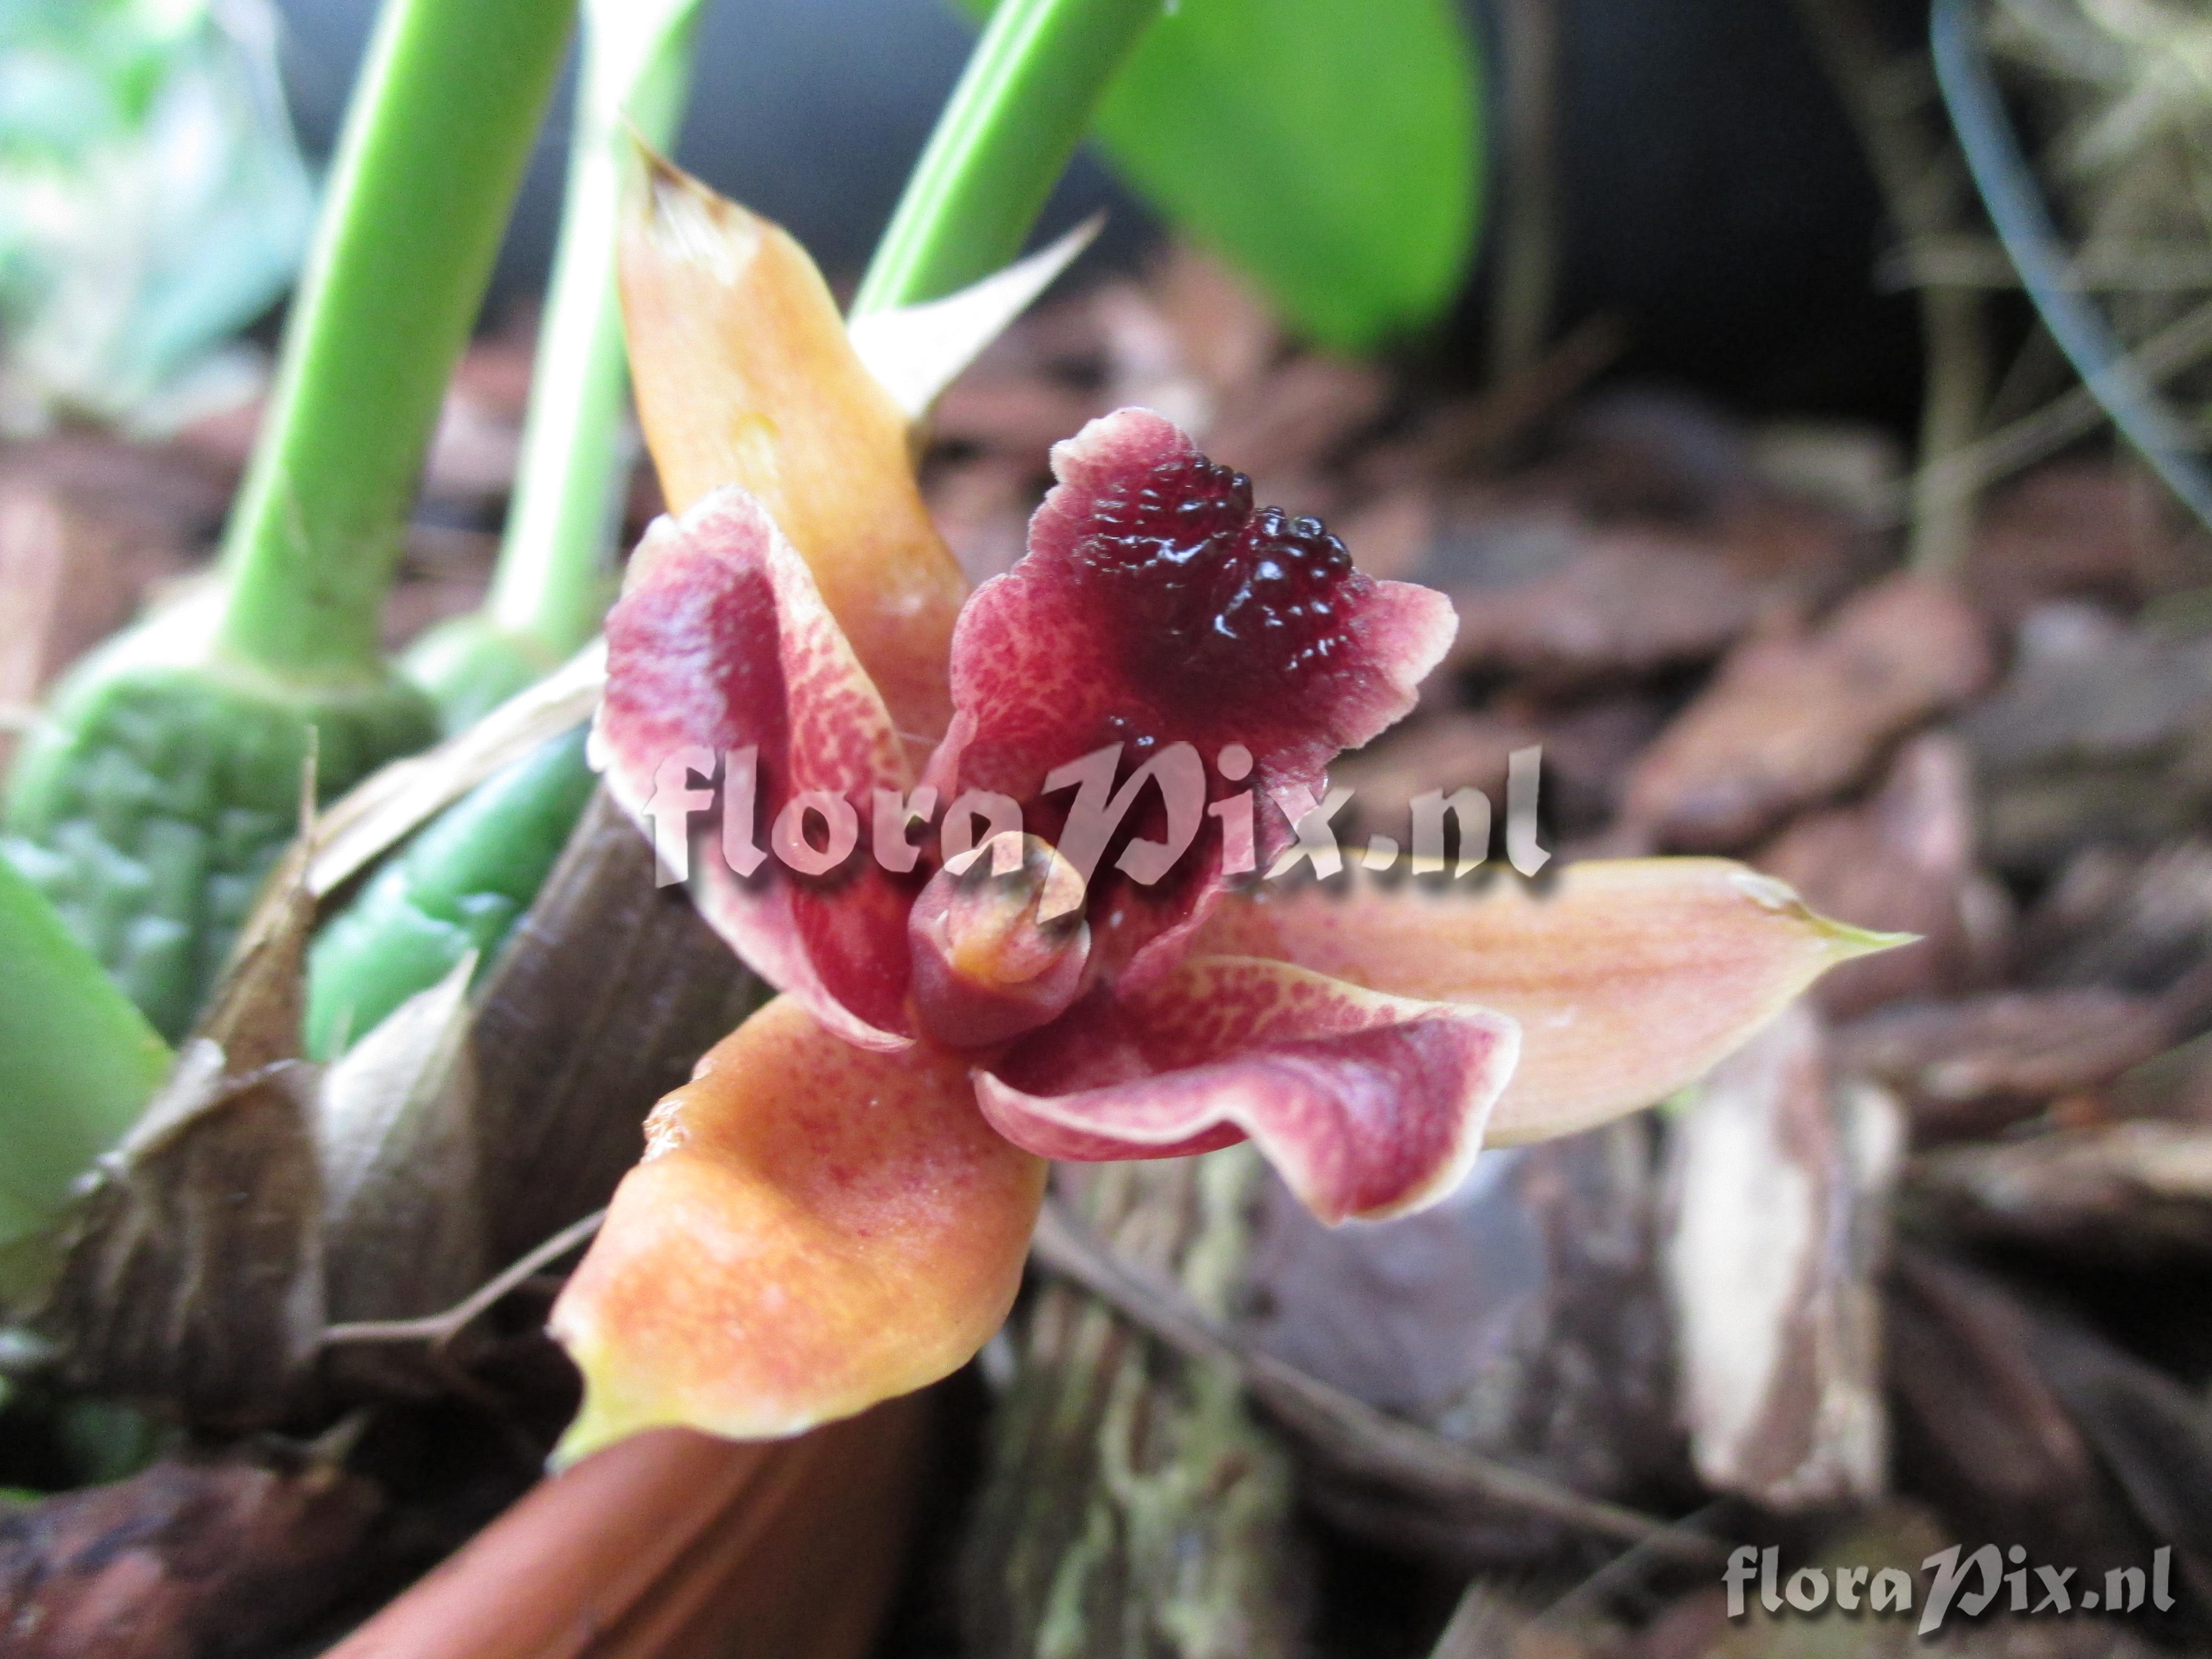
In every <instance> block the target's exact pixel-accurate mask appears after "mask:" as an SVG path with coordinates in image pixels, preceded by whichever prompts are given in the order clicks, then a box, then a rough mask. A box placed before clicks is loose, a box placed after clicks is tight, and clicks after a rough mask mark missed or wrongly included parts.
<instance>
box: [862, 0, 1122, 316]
mask: <svg viewBox="0 0 2212 1659" xmlns="http://www.w3.org/2000/svg"><path fill="white" fill-rule="evenodd" d="M1162 9H1163V8H1162V3H1161V0H1002V3H1001V4H1000V6H999V7H998V9H996V10H995V11H994V12H993V13H992V14H991V21H990V22H989V23H988V24H987V26H986V27H985V28H984V30H983V35H982V38H981V40H978V41H977V42H976V43H975V52H974V54H973V55H972V56H971V57H970V58H969V60H968V68H967V70H966V71H965V72H964V73H963V75H962V76H961V77H960V83H959V85H958V86H957V87H956V88H953V93H952V97H951V101H950V102H949V103H948V104H946V106H945V113H944V115H943V116H942V117H941V118H939V121H938V124H937V130H936V131H935V132H933V134H932V135H931V137H930V140H929V147H928V148H927V149H925V150H923V152H922V154H921V161H919V162H917V163H916V164H915V170H914V175H913V177H912V178H911V179H909V180H908V183H907V187H906V193H905V195H904V196H902V197H901V198H900V200H899V204H898V207H897V209H896V211H895V212H894V213H893V214H892V216H891V222H890V226H889V228H886V229H885V230H884V238H883V240H882V241H881V242H880V243H879V244H878V246H877V248H876V254H875V258H874V259H873V260H872V261H871V262H870V264H869V266H868V272H867V275H866V277H864V278H863V279H862V281H861V283H860V292H859V294H858V295H856V296H855V297H854V301H853V314H854V316H855V317H865V316H866V315H868V314H869V313H872V312H878V311H889V310H892V309H894V308H896V307H899V306H906V305H915V304H919V303H921V301H926V300H936V299H941V298H943V297H944V296H945V295H948V294H950V293H951V292H953V291H954V290H955V289H961V288H964V287H966V286H967V285H968V284H969V283H973V282H976V281H979V280H981V278H982V277H984V276H988V275H989V274H990V273H991V272H992V271H994V270H997V269H998V268H999V267H1000V266H1001V265H1003V264H1006V263H1007V262H1008V261H1009V260H1011V259H1012V258H1013V257H1014V256H1015V255H1016V254H1017V253H1018V252H1021V246H1022V242H1023V240H1024V239H1025V238H1026V237H1027V236H1028V235H1029V233H1030V226H1032V225H1034V224H1035V223H1036V217H1037V215H1038V214H1039V213H1041V212H1042V211H1043V210H1044V204H1045V198H1046V197H1048V196H1049V195H1051V193H1052V187H1053V185H1054V184H1056V183H1057V182H1058V181H1059V179H1060V174H1061V173H1062V172H1064V171H1065V170H1066V167H1067V161H1068V158H1069V157H1070V156H1072V155H1074V154H1075V147H1076V145H1077V144H1078V143H1080V142H1081V141H1082V138H1083V135H1084V132H1085V130H1086V129H1087V128H1088V127H1089V126H1090V124H1091V112H1092V111H1093V109H1095V108H1096V107H1097V103H1098V100H1099V99H1100V98H1101V97H1103V95H1104V94H1105V91H1106V88H1107V85H1108V83H1109V82H1111V81H1112V80H1113V78H1114V73H1115V70H1118V69H1120V68H1121V65H1122V64H1123V63H1124V62H1125V61H1127V58H1128V56H1129V53H1130V52H1132V51H1133V50H1134V49H1135V47H1136V45H1137V42H1138V41H1139V40H1142V39H1143V38H1144V34H1145V31H1146V29H1147V28H1148V27H1151V25H1152V20H1153V19H1155V18H1157V17H1158V16H1159V15H1160V14H1161V11H1162Z"/></svg>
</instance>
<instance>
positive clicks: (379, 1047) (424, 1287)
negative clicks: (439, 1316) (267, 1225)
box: [315, 955, 489, 1322]
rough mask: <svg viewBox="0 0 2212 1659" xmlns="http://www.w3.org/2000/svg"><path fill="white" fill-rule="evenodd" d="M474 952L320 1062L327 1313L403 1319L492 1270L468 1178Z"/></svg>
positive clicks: (444, 1302) (478, 1201)
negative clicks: (334, 1057) (326, 1063)
mask: <svg viewBox="0 0 2212 1659" xmlns="http://www.w3.org/2000/svg"><path fill="white" fill-rule="evenodd" d="M475 968H476V958H475V957H474V956H473V955H471V956H469V957H465V959H464V960H462V961H461V962H460V963H457V964H456V965H455V967H454V969H453V972H452V973H450V974H448V975H447V976H446V977H445V979H444V980H443V981H441V982H440V983H439V984H437V985H435V986H432V987H430V988H429V989H428V990H427V991H423V992H421V993H419V994H416V995H415V996H412V997H410V998H409V999H408V1000H406V1001H405V1002H403V1003H402V1004H400V1006H398V1007H397V1008H395V1009H394V1010H392V1012H391V1013H390V1014H389V1015H388V1016H386V1018H385V1019H384V1021H383V1022H382V1023H381V1024H379V1025H378V1026H377V1028H376V1029H375V1030H373V1031H371V1032H370V1033H369V1034H368V1036H365V1037H363V1038H362V1040H361V1041H360V1042H357V1043H356V1044H355V1045H354V1046H353V1047H352V1048H349V1049H348V1050H347V1051H346V1054H345V1055H344V1057H343V1059H341V1060H339V1061H338V1062H337V1064H336V1065H335V1066H331V1068H330V1069H329V1070H328V1071H327V1072H325V1073H324V1074H323V1078H322V1086H321V1088H320V1089H319V1091H317V1095H316V1121H315V1131H316V1134H315V1139H316V1146H317V1150H318V1152H319V1155H320V1158H321V1166H322V1182H323V1240H324V1245H323V1248H324V1254H325V1260H326V1261H328V1263H329V1278H328V1291H327V1296H326V1299H327V1301H328V1304H329V1306H328V1316H329V1318H330V1319H331V1321H332V1322H341V1321H350V1320H387V1319H405V1318H410V1317H412V1316H418V1315H423V1314H430V1313H435V1312H437V1311H438V1310H441V1309H443V1308H447V1307H449V1306H451V1305H452V1304H454V1303H456V1302H458V1301H459V1300H460V1299H461V1298H462V1297H464V1296H466V1295H467V1294H468V1293H469V1291H471V1290H473V1289H475V1288H476V1286H477V1285H478V1284H480V1283H481V1282H482V1281H483V1279H484V1278H485V1276H486V1275H487V1273H489V1265H488V1263H487V1261H486V1260H485V1255H484V1248H483V1208H482V1198H481V1195H480V1194H479V1193H478V1190H477V1145H476V1123H475V1105H476V1089H475V1069H474V1066H473V1065H472V1063H471V1060H470V1056H469V1051H468V1036H469V1026H470V1016H469V1007H468V989H469V977H470V975H471V973H472V972H473V971H474V969H475Z"/></svg>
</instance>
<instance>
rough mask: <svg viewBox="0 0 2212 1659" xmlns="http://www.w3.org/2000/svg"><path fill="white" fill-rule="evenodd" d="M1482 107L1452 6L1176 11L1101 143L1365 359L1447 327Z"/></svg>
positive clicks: (1475, 176) (1474, 177) (1190, 223)
mask: <svg viewBox="0 0 2212 1659" xmlns="http://www.w3.org/2000/svg"><path fill="white" fill-rule="evenodd" d="M962 4H963V6H964V7H965V8H966V9H967V10H968V11H969V13H970V15H975V16H979V17H980V16H986V15H988V14H989V12H990V10H991V0H962ZM1480 98H1481V83H1480V68H1479V64H1478V62H1477V58H1476V53H1475V48H1474V41H1473V40H1471V39H1470V38H1469V36H1468V32H1467V29H1466V27H1465V26H1464V25H1463V23H1462V21H1461V19H1460V15H1459V12H1458V10H1457V7H1456V4H1455V0H1358V3H1348V0H1180V3H1178V4H1176V6H1175V7H1174V9H1172V10H1170V12H1169V14H1168V15H1166V16H1165V17H1164V18H1162V19H1161V21H1159V22H1158V23H1157V24H1155V25H1154V26H1153V27H1152V32H1151V33H1150V34H1149V35H1148V36H1147V37H1146V40H1144V41H1143V43H1142V44H1141V45H1139V46H1138V48H1137V50H1136V52H1135V53H1134V55H1133V57H1132V58H1130V60H1129V62H1128V63H1127V65H1126V66H1125V67H1124V68H1123V69H1122V70H1121V75H1120V77H1119V78H1118V79H1117V80H1116V81H1115V83H1114V86H1113V88H1112V89H1111V90H1110V91H1109V92H1108V94H1107V95H1106V100H1105V102H1104V104H1103V106H1102V108H1101V110H1100V112H1099V116H1098V119H1097V135H1098V137H1099V138H1100V140H1101V141H1102V143H1103V145H1104V147H1105V149H1106V153H1107V155H1108V157H1109V160H1110V161H1112V163H1113V164H1114V166H1115V169H1116V170H1117V171H1119V172H1120V173H1121V174H1122V175H1123V176H1124V177H1125V178H1126V179H1127V180H1128V182H1129V183H1130V184H1131V185H1133V186H1134V187H1135V188H1136V189H1137V190H1138V191H1140V192H1141V193H1142V194H1144V195H1145V196H1146V197H1149V198H1150V199H1151V200H1152V202H1153V203H1154V204H1157V205H1158V207H1159V208H1161V209H1162V210H1164V212H1166V213H1167V214H1168V215H1169V216H1170V217H1171V218H1173V219H1174V220H1176V222H1177V223H1178V224H1179V225H1181V226H1182V228H1184V229H1186V230H1187V231H1188V232H1189V233H1190V234H1193V235H1194V236H1195V237H1196V238H1197V239H1198V240H1200V241H1202V242H1205V243H1206V244H1209V245H1211V246H1212V247H1213V248H1214V249H1215V250H1216V251H1218V252H1220V253H1222V254H1223V255H1225V257H1227V258H1229V259H1230V260H1231V261H1232V262H1233V263H1234V264H1237V265H1238V266H1240V267H1241V268H1242V269H1243V270H1245V271H1246V272H1248V273H1249V275H1250V276H1252V277H1253V278H1254V279H1255V281H1256V282H1257V283H1259V284H1260V286H1261V288H1262V289H1264V290H1265V291H1266V292H1267V295H1268V297H1269V298H1271V299H1272V300H1273V301H1274V302H1275V303H1276V304H1277V305H1278V306H1279V307H1281V308H1282V310H1283V312H1284V313H1285V315H1287V316H1288V317H1289V318H1290V319H1291V321H1292V322H1293V323H1295V324H1296V325H1297V326H1298V327H1299V328H1300V329H1302V330H1303V331H1304V332H1305V333H1307V334H1309V335H1310V336H1312V337H1314V338H1315V339H1316V340H1318V341H1320V342H1321V343H1323V344H1327V345H1332V346H1337V347H1341V348H1345V349H1358V348H1360V347H1364V346H1369V345H1372V344H1374V343H1376V342H1377V341H1378V340H1381V339H1383V338H1385V337H1389V336H1390V335H1392V334H1395V333H1401V332H1403V331H1407V330H1408V329H1413V328H1418V327H1419V326H1421V325H1424V324H1426V323H1429V322H1432V321H1434V320H1435V319H1437V317H1438V316H1440V315H1441V314H1442V313H1443V311H1444V309H1445V308H1446V307H1448V306H1449V304H1450V303H1451V301H1452V298H1453V296H1454V295H1455V294H1456V292H1457V291H1458V289H1459V284H1460V280H1461V278H1462V276H1463V274H1464V273H1465V271H1466V269H1467V265H1468V259H1469V258H1470V257H1471V255H1472V254H1473V252H1474V240H1475V233H1476V228H1477V225H1478V223H1479V221H1480V209H1481V200H1480V197H1481V180H1482V157H1481V151H1480V146H1481V131H1482V128H1481V120H1480V109H1481V104H1480Z"/></svg>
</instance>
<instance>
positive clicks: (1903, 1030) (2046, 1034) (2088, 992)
mask: <svg viewBox="0 0 2212 1659" xmlns="http://www.w3.org/2000/svg"><path fill="white" fill-rule="evenodd" d="M2172 1040H2173V1033H2172V1024H2171V1022H2170V1020H2169V1018H2168V1017H2167V1015H2166V1011H2165V1009H2164V1007H2163V1006H2161V1005H2160V1003H2158V1002H2156V1001H2154V1000H2152V999H2150V998H2148V997H2140V996H2130V995H2129V994H2127V993H2125V992H2121V991H2112V990H2106V989H2103V988H2093V989H2087V988H2085V989H2081V990H2072V991H1993V992H1990V993H1987V994H1983V995H1980V996H1976V997H1968V998H1965V999H1962V1000H1959V1001H1955V1002H1942V1003H1928V1004H1904V1005H1900V1006H1897V1007H1894V1008H1889V1009H1884V1010H1881V1011H1879V1012H1875V1013H1871V1014H1868V1015H1866V1016H1864V1017H1863V1018H1859V1019H1857V1020H1854V1021H1853V1022H1851V1023H1850V1024H1848V1025H1845V1026H1844V1027H1843V1028H1841V1030H1838V1033H1837V1041H1836V1058H1837V1064H1838V1067H1839V1068H1840V1069H1842V1070H1843V1071H1844V1072H1846V1073H1850V1074H1853V1075H1857V1076H1862V1077H1869V1078H1873V1079H1876V1080H1878V1081H1880V1082H1882V1083H1885V1084H1887V1085H1889V1086H1890V1087H1892V1088H1893V1089H1895V1090H1897V1091H1898V1092H1899V1094H1900V1095H1902V1096H1903V1097H1905V1103H1906V1104H1907V1105H1908V1106H1909V1107H1910V1109H1911V1114H1912V1126H1913V1138H1914V1139H1916V1140H1917V1141H1922V1142H1926V1141H1931V1140H1944V1139H1956V1138H1958V1137H1959V1136H1960V1135H1961V1134H1966V1133H1988V1132H1990V1131H1991V1130H1994V1129H1996V1128H1999V1127H2003V1126H2004V1125H2005V1124H2008V1123H2010V1122H2013V1121H2017V1120H2019V1119H2020V1118H2022V1117H2027V1116H2032V1115H2034V1114H2035V1113H2036V1112H2038V1111H2039V1110H2041V1109H2043V1108H2044V1107H2045V1105H2046V1104H2048V1103H2050V1102H2051V1101H2053V1100H2056V1099H2057V1098H2059V1097H2063V1096H2066V1095H2070V1094H2074V1093H2076V1092H2079V1091H2087V1090H2093V1089H2097V1088H2100V1087H2101V1086H2102V1085H2106V1084H2107V1083H2110V1082H2111V1081H2112V1079H2115V1078H2117V1077H2118V1076H2119V1075H2120V1074H2121V1073H2124V1072H2125V1071H2127V1070H2128V1069H2129V1068H2130V1066H2136V1065H2138V1064H2140V1063H2141V1062H2142V1061H2144V1060H2148V1059H2150V1058H2151V1057H2152V1056H2153V1055H2154V1054H2158V1053H2159V1052H2160V1050H2162V1049H2164V1048H2166V1047H2167V1045H2168V1044H2169V1043H2171V1042H2172Z"/></svg>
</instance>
